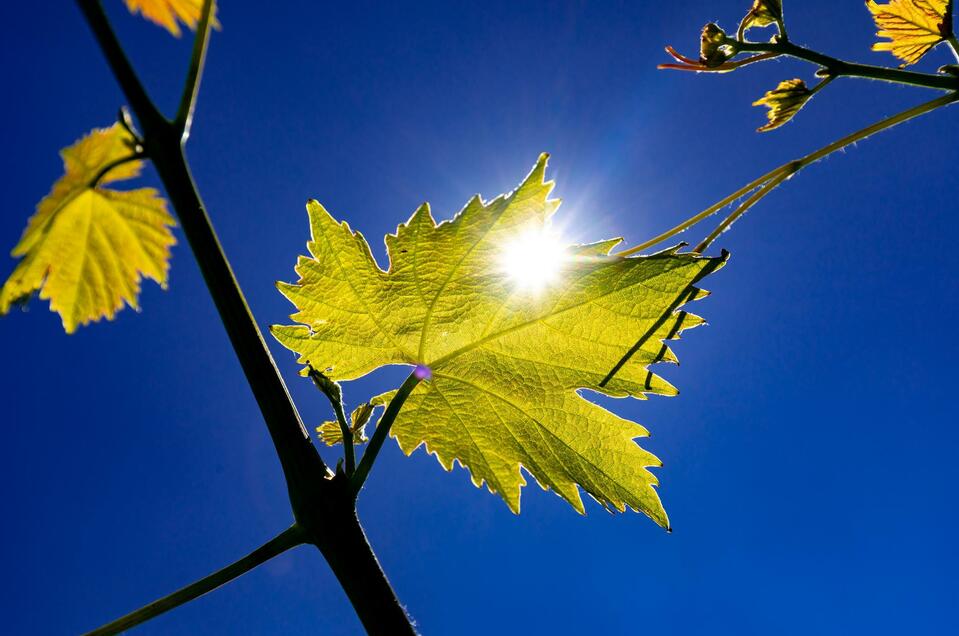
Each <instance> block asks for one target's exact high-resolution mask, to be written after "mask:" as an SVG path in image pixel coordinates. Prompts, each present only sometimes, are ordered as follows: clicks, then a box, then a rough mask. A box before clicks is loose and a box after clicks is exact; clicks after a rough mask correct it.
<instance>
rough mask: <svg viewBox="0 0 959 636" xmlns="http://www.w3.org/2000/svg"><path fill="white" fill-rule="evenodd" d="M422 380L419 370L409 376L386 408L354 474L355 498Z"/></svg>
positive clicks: (352, 482)
mask: <svg viewBox="0 0 959 636" xmlns="http://www.w3.org/2000/svg"><path fill="white" fill-rule="evenodd" d="M421 380H422V374H420V373H419V372H418V370H417V371H414V372H413V373H411V374H409V376H408V377H407V378H406V380H405V381H404V382H403V384H402V385H400V388H399V389H397V391H396V395H394V396H393V399H392V400H390V403H389V404H388V405H387V406H386V410H385V411H384V412H383V417H381V418H380V421H379V422H378V423H377V425H376V431H374V432H373V436H372V437H371V438H370V443H369V444H367V446H366V450H365V451H363V457H362V458H361V459H360V464H359V466H357V467H356V472H355V473H353V478H352V479H351V480H350V482H351V486H352V488H353V496H354V497H355V496H356V495H358V494H359V492H360V490H361V489H362V488H363V484H364V483H366V478H367V477H368V476H369V474H370V470H371V469H372V468H373V462H375V461H376V455H377V454H378V453H379V452H380V448H381V447H382V446H383V442H384V441H386V437H387V435H389V432H390V427H391V426H393V420H395V419H396V416H397V414H398V413H399V412H400V408H401V407H402V406H403V403H404V402H406V398H408V397H409V395H410V393H412V392H413V389H415V388H416V385H418V384H419V383H420V381H421Z"/></svg>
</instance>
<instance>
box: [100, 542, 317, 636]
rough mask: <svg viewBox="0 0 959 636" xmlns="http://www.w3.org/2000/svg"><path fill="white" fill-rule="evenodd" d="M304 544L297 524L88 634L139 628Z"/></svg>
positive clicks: (111, 632)
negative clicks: (236, 558)
mask: <svg viewBox="0 0 959 636" xmlns="http://www.w3.org/2000/svg"><path fill="white" fill-rule="evenodd" d="M303 543H306V537H305V535H304V533H303V531H302V529H301V528H300V527H299V526H298V525H296V524H294V525H292V526H290V527H289V528H287V529H286V530H284V531H283V532H281V533H280V534H278V535H277V536H275V537H273V538H272V539H270V540H269V541H267V542H266V543H265V544H263V545H262V546H260V547H259V548H257V549H256V550H254V551H253V552H251V553H249V554H248V555H246V556H245V557H243V558H242V559H240V560H239V561H235V562H233V563H231V564H230V565H228V566H226V567H224V568H221V569H219V570H217V571H216V572H214V573H213V574H210V575H208V576H205V577H203V578H202V579H200V580H199V581H196V582H194V583H191V584H190V585H187V586H186V587H183V588H180V589H179V590H177V591H176V592H173V593H172V594H168V595H167V596H164V597H163V598H161V599H158V600H156V601H153V602H152V603H149V604H147V605H144V606H143V607H141V608H140V609H138V610H135V611H133V612H130V613H129V614H127V615H126V616H122V617H120V618H118V619H116V620H115V621H111V622H109V623H107V624H106V625H103V626H102V627H98V628H97V629H95V630H93V631H91V632H87V635H86V636H107V635H109V634H119V633H120V632H122V631H124V630H127V629H130V628H131V627H135V626H137V625H139V624H140V623H143V622H145V621H148V620H150V619H151V618H155V617H157V616H159V615H160V614H163V613H165V612H168V611H170V610H171V609H173V608H175V607H179V606H180V605H183V604H184V603H188V602H190V601H192V600H193V599H196V598H199V597H201V596H203V595H204V594H206V593H207V592H211V591H213V590H215V589H216V588H218V587H220V586H221V585H224V584H225V583H229V582H230V581H232V580H233V579H235V578H237V577H239V576H241V575H243V574H246V573H247V572H249V571H250V570H252V569H253V568H255V567H256V566H258V565H260V564H262V563H265V562H267V561H269V560H270V559H272V558H273V557H275V556H279V555H280V554H283V553H284V552H286V551H287V550H290V549H291V548H295V547H296V546H299V545H302V544H303Z"/></svg>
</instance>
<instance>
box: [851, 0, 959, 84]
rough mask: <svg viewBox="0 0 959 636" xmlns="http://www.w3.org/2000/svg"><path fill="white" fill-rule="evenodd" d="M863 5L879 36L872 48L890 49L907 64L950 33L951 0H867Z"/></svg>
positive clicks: (915, 60) (874, 49) (879, 49)
mask: <svg viewBox="0 0 959 636" xmlns="http://www.w3.org/2000/svg"><path fill="white" fill-rule="evenodd" d="M866 6H867V7H868V8H869V11H870V12H871V13H872V16H873V20H874V21H875V22H876V27H877V28H878V29H879V32H878V33H877V34H876V35H878V36H879V37H881V38H889V42H877V43H876V44H874V45H873V46H872V50H873V51H889V52H890V53H892V54H893V55H895V56H896V57H898V58H899V59H900V60H902V61H903V64H902V65H901V66H900V68H902V67H903V66H908V65H910V64H915V63H916V62H918V61H919V59H920V58H921V57H922V56H923V55H925V54H926V53H928V52H929V50H930V49H932V47H934V46H936V45H937V44H939V43H940V42H942V41H944V40H945V39H946V38H948V37H949V36H950V35H952V0H890V2H889V3H888V4H879V3H877V2H875V1H874V0H868V1H867V2H866Z"/></svg>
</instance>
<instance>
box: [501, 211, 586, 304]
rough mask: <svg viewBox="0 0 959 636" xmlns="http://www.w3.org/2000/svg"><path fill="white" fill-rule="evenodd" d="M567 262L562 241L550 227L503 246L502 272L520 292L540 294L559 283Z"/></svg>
mask: <svg viewBox="0 0 959 636" xmlns="http://www.w3.org/2000/svg"><path fill="white" fill-rule="evenodd" d="M568 260H569V251H568V246H567V244H566V243H565V242H564V241H563V239H562V237H561V236H560V235H559V234H558V233H557V232H555V231H553V230H552V229H551V228H549V227H537V228H530V229H527V230H524V231H523V232H521V233H520V234H519V235H518V236H516V238H514V239H513V240H511V241H509V242H508V243H506V244H505V245H504V246H503V251H502V252H501V254H500V259H499V268H500V271H501V272H502V273H503V274H505V275H506V276H507V278H509V280H510V281H511V282H512V283H513V284H514V285H515V286H516V287H517V288H518V289H520V290H523V291H525V292H529V293H533V294H537V293H539V292H542V291H543V290H545V289H546V288H547V287H548V286H550V285H552V284H554V283H556V282H557V281H558V280H559V278H560V275H561V274H562V271H563V268H564V267H565V266H566V263H567V261H568Z"/></svg>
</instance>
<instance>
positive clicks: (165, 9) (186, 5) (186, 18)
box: [125, 0, 218, 37]
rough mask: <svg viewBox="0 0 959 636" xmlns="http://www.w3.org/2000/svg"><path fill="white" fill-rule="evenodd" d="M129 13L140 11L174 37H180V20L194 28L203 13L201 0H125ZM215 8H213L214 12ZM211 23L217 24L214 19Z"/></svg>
mask: <svg viewBox="0 0 959 636" xmlns="http://www.w3.org/2000/svg"><path fill="white" fill-rule="evenodd" d="M125 1H126V3H127V9H129V10H130V13H133V14H136V13H140V14H141V15H143V17H144V18H146V19H147V20H149V21H150V22H153V23H154V24H159V25H160V26H162V27H163V28H165V29H166V30H167V31H169V32H170V33H172V34H173V35H174V36H176V37H180V24H179V23H180V22H182V23H183V24H185V25H186V26H188V27H189V28H190V29H196V25H197V22H199V21H200V16H201V15H202V14H203V0H125ZM215 11H216V9H215V8H214V12H215ZM213 25H214V26H218V24H217V22H216V19H215V18H214V19H213Z"/></svg>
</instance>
